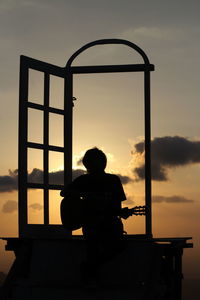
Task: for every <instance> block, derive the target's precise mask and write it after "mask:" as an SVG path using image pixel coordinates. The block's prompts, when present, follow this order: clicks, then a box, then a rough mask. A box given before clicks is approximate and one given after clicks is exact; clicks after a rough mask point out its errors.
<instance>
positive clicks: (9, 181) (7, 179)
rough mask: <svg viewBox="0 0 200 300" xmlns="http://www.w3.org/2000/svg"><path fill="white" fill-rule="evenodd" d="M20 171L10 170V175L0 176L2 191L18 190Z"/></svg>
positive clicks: (0, 188)
mask: <svg viewBox="0 0 200 300" xmlns="http://www.w3.org/2000/svg"><path fill="white" fill-rule="evenodd" d="M17 180H18V172H17V170H14V171H11V170H9V175H5V176H0V192H1V193H2V192H12V191H14V190H17Z"/></svg>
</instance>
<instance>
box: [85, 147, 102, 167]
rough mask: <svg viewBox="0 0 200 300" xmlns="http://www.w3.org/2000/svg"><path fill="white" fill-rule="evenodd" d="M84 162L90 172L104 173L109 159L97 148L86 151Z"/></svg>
mask: <svg viewBox="0 0 200 300" xmlns="http://www.w3.org/2000/svg"><path fill="white" fill-rule="evenodd" d="M82 162H83V165H84V166H85V168H86V169H87V170H89V171H103V170H104V169H105V167H106V164H107V158H106V155H105V154H104V153H103V151H101V150H99V149H98V148H96V147H95V148H92V149H89V150H87V151H86V153H85V155H84V157H83V160H82Z"/></svg>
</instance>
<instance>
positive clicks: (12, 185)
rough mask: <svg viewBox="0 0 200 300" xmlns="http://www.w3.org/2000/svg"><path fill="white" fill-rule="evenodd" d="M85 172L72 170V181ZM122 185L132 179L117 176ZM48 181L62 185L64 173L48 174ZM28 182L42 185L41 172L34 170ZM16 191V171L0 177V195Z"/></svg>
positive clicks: (29, 175)
mask: <svg viewBox="0 0 200 300" xmlns="http://www.w3.org/2000/svg"><path fill="white" fill-rule="evenodd" d="M85 173H86V171H85V170H83V169H74V170H73V172H72V179H73V180H74V179H75V178H76V177H78V176H80V175H83V174H85ZM118 176H119V177H120V179H121V182H122V183H123V184H127V183H129V182H130V181H131V180H132V179H131V178H130V177H129V176H124V175H121V174H118ZM49 181H50V182H51V183H53V184H58V185H63V181H64V172H63V170H59V171H55V172H51V173H49ZM28 182H31V183H42V182H43V171H42V170H40V169H37V168H34V169H33V170H32V171H31V173H29V174H28ZM17 189H18V170H14V171H11V170H9V175H5V176H0V193H3V192H13V191H16V190H17Z"/></svg>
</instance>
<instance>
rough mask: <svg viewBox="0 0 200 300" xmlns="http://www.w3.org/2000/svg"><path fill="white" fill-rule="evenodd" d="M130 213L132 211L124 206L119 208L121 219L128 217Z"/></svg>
mask: <svg viewBox="0 0 200 300" xmlns="http://www.w3.org/2000/svg"><path fill="white" fill-rule="evenodd" d="M131 215H132V213H131V212H130V210H129V208H128V207H124V208H122V209H121V212H120V217H121V218H123V219H125V220H126V219H128V217H130V216H131Z"/></svg>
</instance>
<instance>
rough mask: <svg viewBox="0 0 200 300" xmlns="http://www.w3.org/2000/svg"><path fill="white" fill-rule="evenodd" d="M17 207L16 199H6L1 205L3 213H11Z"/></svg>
mask: <svg viewBox="0 0 200 300" xmlns="http://www.w3.org/2000/svg"><path fill="white" fill-rule="evenodd" d="M17 209H18V204H17V201H14V200H8V201H7V202H6V203H4V205H3V207H2V212H3V213H12V212H14V211H16V210H17Z"/></svg>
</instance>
